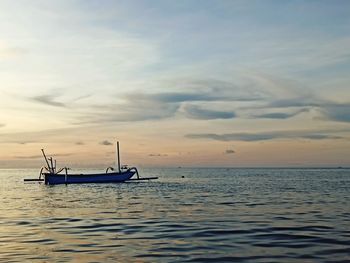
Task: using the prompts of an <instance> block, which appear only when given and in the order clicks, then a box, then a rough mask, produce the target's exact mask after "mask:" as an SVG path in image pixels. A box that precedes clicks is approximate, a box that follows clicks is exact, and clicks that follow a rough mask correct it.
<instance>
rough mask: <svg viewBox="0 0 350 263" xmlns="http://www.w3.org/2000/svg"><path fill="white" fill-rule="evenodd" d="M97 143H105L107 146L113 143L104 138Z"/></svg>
mask: <svg viewBox="0 0 350 263" xmlns="http://www.w3.org/2000/svg"><path fill="white" fill-rule="evenodd" d="M99 144H100V145H106V146H108V145H113V143H111V142H110V141H108V140H104V141H102V142H100V143H99Z"/></svg>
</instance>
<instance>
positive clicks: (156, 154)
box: [148, 153, 168, 157]
mask: <svg viewBox="0 0 350 263" xmlns="http://www.w3.org/2000/svg"><path fill="white" fill-rule="evenodd" d="M148 156H151V157H166V156H168V155H167V154H161V153H151V154H149V155H148Z"/></svg>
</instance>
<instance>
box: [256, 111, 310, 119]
mask: <svg viewBox="0 0 350 263" xmlns="http://www.w3.org/2000/svg"><path fill="white" fill-rule="evenodd" d="M307 111H309V109H301V110H298V111H294V112H290V113H285V112H271V113H264V114H258V115H254V118H262V119H288V118H291V117H294V116H296V115H298V114H299V113H302V112H307Z"/></svg>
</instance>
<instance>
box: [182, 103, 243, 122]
mask: <svg viewBox="0 0 350 263" xmlns="http://www.w3.org/2000/svg"><path fill="white" fill-rule="evenodd" d="M183 109H184V112H185V115H186V116H187V117H188V118H190V119H198V120H212V119H232V118H234V117H235V116H236V114H235V113H234V112H228V111H215V110H208V109H202V108H200V107H198V106H194V105H186V106H184V108H183Z"/></svg>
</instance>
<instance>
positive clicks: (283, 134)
mask: <svg viewBox="0 0 350 263" xmlns="http://www.w3.org/2000/svg"><path fill="white" fill-rule="evenodd" d="M185 137H186V138H190V139H212V140H216V141H246V142H253V141H266V140H275V139H310V140H323V139H341V138H343V137H341V136H336V135H330V134H326V133H322V132H308V131H275V132H262V133H224V134H215V133H202V134H187V135H185Z"/></svg>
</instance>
